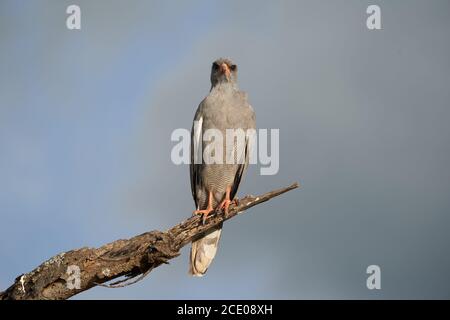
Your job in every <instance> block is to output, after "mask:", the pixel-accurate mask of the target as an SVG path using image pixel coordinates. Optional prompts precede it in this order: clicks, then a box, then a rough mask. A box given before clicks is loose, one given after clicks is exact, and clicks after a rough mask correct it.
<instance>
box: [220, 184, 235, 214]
mask: <svg viewBox="0 0 450 320" xmlns="http://www.w3.org/2000/svg"><path fill="white" fill-rule="evenodd" d="M230 193H231V187H230V186H228V187H227V190H226V192H225V199H223V201H222V202H221V203H220V204H219V205H218V206H217V209H216V210H220V209H224V212H225V215H228V208H229V207H230V204H231V203H232V202H234V203H235V204H236V202H237V200H236V201H235V200H233V201H232V200H230Z"/></svg>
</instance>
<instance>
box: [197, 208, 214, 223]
mask: <svg viewBox="0 0 450 320" xmlns="http://www.w3.org/2000/svg"><path fill="white" fill-rule="evenodd" d="M212 211H213V208H208V209H205V210H195V211H194V214H201V215H202V223H203V224H205V222H206V217H208V215H209V214H210V213H211V212H212Z"/></svg>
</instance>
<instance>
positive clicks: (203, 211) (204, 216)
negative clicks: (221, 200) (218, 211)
mask: <svg viewBox="0 0 450 320" xmlns="http://www.w3.org/2000/svg"><path fill="white" fill-rule="evenodd" d="M213 211H214V209H213V206H212V192H209V195H208V208H206V209H203V210H195V211H194V214H201V215H202V222H203V224H205V221H206V217H208V215H209V214H210V213H211V212H213Z"/></svg>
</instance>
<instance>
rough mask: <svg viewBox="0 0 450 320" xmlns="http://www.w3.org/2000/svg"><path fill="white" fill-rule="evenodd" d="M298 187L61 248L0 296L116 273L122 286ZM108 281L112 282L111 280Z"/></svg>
mask: <svg viewBox="0 0 450 320" xmlns="http://www.w3.org/2000/svg"><path fill="white" fill-rule="evenodd" d="M298 187H299V185H298V183H294V184H292V185H291V186H289V187H286V188H282V189H278V190H273V191H270V192H267V193H265V194H263V195H260V196H257V197H255V196H246V197H245V198H243V199H240V200H239V203H238V204H237V205H234V204H232V205H231V206H230V208H229V212H228V215H227V216H225V215H224V214H223V213H218V214H213V215H211V216H209V217H208V218H207V219H206V221H205V224H203V223H202V218H201V217H200V216H198V215H196V216H192V217H191V218H189V219H187V220H185V221H183V222H181V223H180V224H178V225H176V226H174V227H173V228H171V229H169V230H167V231H165V232H161V231H157V230H156V231H150V232H146V233H143V234H141V235H138V236H135V237H133V238H130V239H127V240H123V239H121V240H117V241H114V242H111V243H108V244H106V245H104V246H102V247H99V248H87V247H85V248H81V249H76V250H71V251H67V252H63V253H60V254H58V255H56V256H54V257H52V258H51V259H49V260H47V261H45V262H44V263H42V264H41V265H40V266H38V267H37V268H36V269H34V270H33V271H31V272H29V273H26V274H23V275H20V276H19V277H17V278H16V279H15V282H14V284H12V285H11V286H10V287H9V288H8V289H7V290H5V291H4V292H0V300H21V299H67V298H70V297H72V296H74V295H76V294H77V293H80V292H82V291H85V290H88V289H90V288H92V287H94V286H96V285H105V284H104V283H106V282H108V281H111V280H113V279H116V278H119V277H125V279H124V280H120V281H118V282H116V283H115V284H116V286H123V284H122V283H123V282H124V281H126V280H128V281H130V279H134V278H136V277H138V276H139V277H140V278H138V279H137V280H135V281H138V280H140V279H141V278H143V277H144V276H146V275H147V274H148V273H149V272H150V271H151V270H153V269H154V268H156V267H158V266H160V265H161V264H164V263H168V262H167V261H168V260H169V259H172V258H174V257H177V256H179V255H180V249H181V248H182V247H183V246H185V245H186V244H188V243H189V242H191V241H193V240H195V239H196V238H197V237H200V236H201V235H202V234H203V233H204V232H206V231H208V230H209V229H211V228H213V227H214V226H216V225H218V224H219V223H221V222H223V221H226V220H228V219H231V218H233V217H234V216H236V215H238V214H240V213H242V212H243V211H245V210H247V209H249V208H251V207H253V206H255V205H257V204H260V203H262V202H265V201H267V200H269V199H271V198H273V197H276V196H279V195H281V194H282V193H285V192H287V191H290V190H292V189H295V188H298ZM77 276H79V277H78V279H79V280H80V281H78V282H77V280H76V279H77ZM132 283H134V282H132ZM110 286H113V287H114V284H112V285H110Z"/></svg>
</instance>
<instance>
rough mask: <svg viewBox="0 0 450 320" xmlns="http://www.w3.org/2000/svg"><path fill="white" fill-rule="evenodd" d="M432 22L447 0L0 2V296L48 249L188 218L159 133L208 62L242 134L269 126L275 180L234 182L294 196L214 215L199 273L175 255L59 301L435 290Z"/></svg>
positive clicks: (437, 22) (449, 220) (442, 146)
mask: <svg viewBox="0 0 450 320" xmlns="http://www.w3.org/2000/svg"><path fill="white" fill-rule="evenodd" d="M70 4H78V5H79V6H80V7H81V19H82V22H81V30H79V31H71V30H68V29H67V28H66V18H67V16H68V15H67V14H66V13H65V12H66V8H67V6H68V5H70ZM370 4H378V5H380V7H381V19H382V30H377V31H370V30H368V29H367V28H366V25H365V22H366V17H367V14H366V8H367V6H368V5H370ZM449 33H450V1H446V0H443V1H437V0H434V1H400V0H399V1H361V0H354V1H344V0H341V1H336V0H333V1H331V0H330V1H317V0H311V1H99V0H97V1H82V0H77V1H62V0H61V1H56V0H54V1H16V0H6V1H5V0H1V1H0V290H1V289H6V288H7V287H8V286H9V285H10V284H11V283H12V282H13V280H14V278H15V277H16V276H18V275H20V274H21V273H24V272H29V271H31V270H32V269H33V268H35V267H36V266H37V265H38V264H40V263H41V262H43V261H44V260H46V259H48V258H50V257H51V256H53V255H55V254H57V253H59V252H62V251H67V250H70V249H74V248H79V247H83V246H100V245H102V244H105V243H107V242H110V241H113V240H116V239H119V238H127V237H131V236H134V235H136V234H139V233H142V232H145V231H149V230H154V229H159V230H165V229H167V228H169V227H171V226H172V225H174V224H176V223H178V222H180V221H182V220H183V219H185V218H187V217H189V215H190V214H191V212H192V210H193V209H194V203H193V200H192V197H191V191H190V185H189V169H188V166H186V165H180V166H176V165H174V164H173V163H172V162H171V161H170V151H171V149H172V147H173V146H174V145H175V143H174V142H171V140H170V135H171V133H172V131H173V130H174V129H176V128H187V129H190V127H191V124H192V119H193V116H194V113H195V110H196V108H197V106H198V103H199V102H200V101H201V100H202V99H203V97H205V96H206V95H207V93H208V91H209V88H210V82H209V73H210V67H211V63H212V61H213V60H215V59H216V58H218V57H221V56H226V57H231V58H232V59H233V60H234V61H235V62H236V63H237V64H238V65H239V83H240V87H241V89H242V90H244V91H246V92H248V94H249V99H250V102H251V104H252V106H253V108H254V109H255V112H256V119H257V126H258V127H259V128H268V129H270V128H279V129H280V170H279V172H278V174H277V175H274V176H261V175H259V168H258V166H251V168H250V170H249V172H248V173H247V176H246V178H245V179H244V181H243V184H242V186H241V188H240V192H239V194H240V195H241V196H242V195H245V194H248V193H252V194H259V193H262V192H266V191H269V190H272V189H274V188H278V187H282V186H286V185H289V184H290V183H292V182H294V181H299V182H300V183H301V184H302V189H300V190H296V191H292V192H289V193H288V194H286V195H283V196H281V197H278V198H276V199H273V200H272V201H270V202H268V203H265V204H263V205H259V206H257V207H255V208H252V209H251V210H249V211H248V212H247V213H246V214H245V215H243V216H240V217H238V218H236V219H232V220H231V221H229V222H227V223H226V224H225V226H224V230H223V234H222V239H221V242H220V248H219V251H218V254H217V256H216V258H215V260H214V262H213V264H212V266H211V268H210V269H209V271H208V273H207V275H206V276H205V277H203V278H192V277H189V276H188V274H187V270H188V252H189V249H188V247H185V248H184V249H183V251H182V255H181V256H180V257H178V258H176V259H174V260H172V261H171V264H170V265H168V266H161V267H159V268H157V269H155V270H154V271H153V272H152V273H151V274H150V275H149V276H148V277H147V278H146V279H145V280H144V281H141V282H139V283H137V284H135V285H132V286H129V287H126V288H121V289H107V288H94V289H91V290H89V291H87V292H84V293H81V294H79V295H77V296H75V297H74V299H185V298H189V299H191V298H192V299H213V298H219V299H240V298H247V299H261V298H268V299H271V298H274V299H322V298H326V299H345V298H355V299H379V298H385V299H398V298H402V299H404V298H426V299H428V298H446V299H448V298H450V287H449V286H450V279H449V274H448V270H450V255H449V249H450V248H449V247H450V234H449V226H450V197H449V192H450V170H449V169H448V166H449V163H450V125H449V120H450V104H449V101H450V87H449V85H450V59H449V57H450V41H449ZM371 264H376V265H379V266H380V267H381V287H382V289H381V290H368V289H367V287H366V278H367V276H368V275H367V274H366V268H367V266H369V265H371Z"/></svg>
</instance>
